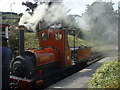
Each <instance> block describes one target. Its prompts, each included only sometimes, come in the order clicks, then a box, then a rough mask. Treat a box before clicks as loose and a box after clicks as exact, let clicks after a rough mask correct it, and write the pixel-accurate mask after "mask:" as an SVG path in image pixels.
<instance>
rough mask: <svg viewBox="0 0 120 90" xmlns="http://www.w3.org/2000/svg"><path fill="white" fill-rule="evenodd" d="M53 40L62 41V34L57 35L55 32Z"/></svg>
mask: <svg viewBox="0 0 120 90" xmlns="http://www.w3.org/2000/svg"><path fill="white" fill-rule="evenodd" d="M55 39H56V40H61V39H62V34H61V33H59V32H57V33H56V34H55Z"/></svg>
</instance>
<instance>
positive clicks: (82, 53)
mask: <svg viewBox="0 0 120 90" xmlns="http://www.w3.org/2000/svg"><path fill="white" fill-rule="evenodd" d="M77 56H78V58H77V60H78V61H81V60H83V59H87V58H90V57H91V48H85V49H81V50H79V51H78V52H77Z"/></svg>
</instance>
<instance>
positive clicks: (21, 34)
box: [19, 25, 25, 56]
mask: <svg viewBox="0 0 120 90" xmlns="http://www.w3.org/2000/svg"><path fill="white" fill-rule="evenodd" d="M24 30H25V27H24V26H23V25H20V26H19V53H20V55H21V56H24Z"/></svg>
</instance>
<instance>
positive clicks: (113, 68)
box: [88, 59, 120, 88]
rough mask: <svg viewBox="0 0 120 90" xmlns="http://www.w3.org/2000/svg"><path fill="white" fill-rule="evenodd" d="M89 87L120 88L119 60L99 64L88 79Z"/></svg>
mask: <svg viewBox="0 0 120 90" xmlns="http://www.w3.org/2000/svg"><path fill="white" fill-rule="evenodd" d="M119 60H120V59H119ZM88 87H89V88H120V62H118V60H117V61H115V62H108V63H106V64H104V65H103V66H101V67H100V68H99V69H98V70H97V71H96V73H95V74H93V78H92V79H91V80H90V82H89V85H88Z"/></svg>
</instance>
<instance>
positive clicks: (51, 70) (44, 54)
mask: <svg viewBox="0 0 120 90" xmlns="http://www.w3.org/2000/svg"><path fill="white" fill-rule="evenodd" d="M71 31H72V30H67V29H47V30H41V31H40V39H39V40H40V48H38V49H32V50H28V51H24V54H23V55H20V56H18V57H16V58H15V59H14V60H13V62H12V65H11V70H12V74H11V76H10V80H11V85H13V86H14V87H17V88H22V89H23V88H24V89H25V88H27V89H33V88H34V87H41V86H42V85H43V84H44V83H45V82H46V81H47V79H49V78H51V77H49V76H52V75H55V74H56V73H57V72H59V74H62V73H63V71H65V70H66V69H69V68H71V67H73V66H75V65H78V64H79V63H81V62H83V61H86V60H88V59H89V58H90V57H91V48H88V47H83V46H82V47H75V46H74V47H69V45H68V33H69V32H71ZM73 32H74V31H73Z"/></svg>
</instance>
